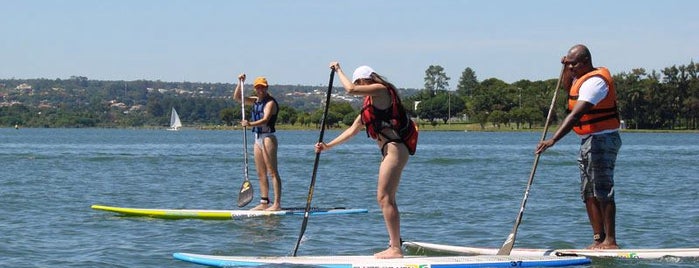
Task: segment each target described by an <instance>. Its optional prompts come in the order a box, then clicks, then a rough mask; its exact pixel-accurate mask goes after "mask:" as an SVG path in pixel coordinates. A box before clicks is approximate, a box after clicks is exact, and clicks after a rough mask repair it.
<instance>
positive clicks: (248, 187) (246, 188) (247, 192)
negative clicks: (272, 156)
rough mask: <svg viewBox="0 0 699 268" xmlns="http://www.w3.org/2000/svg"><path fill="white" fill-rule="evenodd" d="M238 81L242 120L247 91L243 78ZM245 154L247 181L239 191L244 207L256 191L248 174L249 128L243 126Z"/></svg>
mask: <svg viewBox="0 0 699 268" xmlns="http://www.w3.org/2000/svg"><path fill="white" fill-rule="evenodd" d="M238 83H240V111H241V113H240V114H241V115H242V116H241V117H242V120H245V91H244V90H243V84H244V82H243V79H240V80H238ZM243 148H244V149H243V152H244V153H243V155H244V157H243V158H244V159H245V160H244V161H243V162H244V163H245V164H244V167H243V173H244V174H245V181H243V185H241V186H240V192H238V207H241V208H242V207H244V206H246V205H247V204H250V201H252V196H253V193H254V192H255V191H254V190H253V189H252V184H251V183H250V178H249V176H248V128H247V127H243Z"/></svg>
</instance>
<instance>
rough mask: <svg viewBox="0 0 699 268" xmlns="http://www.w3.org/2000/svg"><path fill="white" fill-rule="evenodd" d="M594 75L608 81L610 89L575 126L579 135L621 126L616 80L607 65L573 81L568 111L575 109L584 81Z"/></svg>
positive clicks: (574, 129) (574, 128)
mask: <svg viewBox="0 0 699 268" xmlns="http://www.w3.org/2000/svg"><path fill="white" fill-rule="evenodd" d="M593 76H599V77H600V78H602V79H604V82H606V83H607V86H608V87H609V91H608V92H607V96H606V97H604V99H602V100H601V101H600V102H599V103H597V104H595V106H592V108H591V109H590V111H588V112H587V113H585V114H584V115H583V116H582V117H581V118H580V121H579V122H578V123H577V124H576V125H575V126H573V131H575V133H578V134H579V135H585V134H592V133H595V132H599V131H603V130H608V129H617V128H619V125H620V124H619V112H618V111H617V105H616V89H615V88H614V80H613V79H612V75H611V74H610V73H609V70H608V69H607V68H605V67H599V68H597V69H595V70H594V71H591V72H589V73H586V74H585V75H583V76H582V77H580V78H578V79H576V80H575V82H573V85H572V86H571V88H570V93H569V94H568V112H570V111H572V110H573V107H575V103H577V101H578V96H580V87H581V86H582V84H583V82H585V81H586V80H587V79H589V78H590V77H593Z"/></svg>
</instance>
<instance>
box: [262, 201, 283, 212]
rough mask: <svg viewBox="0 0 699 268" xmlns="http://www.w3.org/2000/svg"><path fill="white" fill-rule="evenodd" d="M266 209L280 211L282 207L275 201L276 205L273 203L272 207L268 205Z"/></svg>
mask: <svg viewBox="0 0 699 268" xmlns="http://www.w3.org/2000/svg"><path fill="white" fill-rule="evenodd" d="M265 210H266V211H279V210H282V207H281V206H279V205H277V204H276V203H275V204H274V205H272V206H271V207H268V208H267V209H265Z"/></svg>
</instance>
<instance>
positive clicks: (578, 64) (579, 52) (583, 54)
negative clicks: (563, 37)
mask: <svg viewBox="0 0 699 268" xmlns="http://www.w3.org/2000/svg"><path fill="white" fill-rule="evenodd" d="M563 64H564V65H565V67H566V69H567V70H568V71H569V72H570V73H571V74H572V75H573V77H582V76H583V75H584V74H586V73H588V72H591V71H593V70H594V69H595V67H593V66H592V55H590V50H589V49H587V47H586V46H584V45H574V46H573V47H571V48H570V50H568V55H566V56H565V58H564V59H563Z"/></svg>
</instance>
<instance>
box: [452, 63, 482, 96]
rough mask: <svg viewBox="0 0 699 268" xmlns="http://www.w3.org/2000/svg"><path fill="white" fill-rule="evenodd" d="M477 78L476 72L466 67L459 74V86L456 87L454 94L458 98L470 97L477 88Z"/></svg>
mask: <svg viewBox="0 0 699 268" xmlns="http://www.w3.org/2000/svg"><path fill="white" fill-rule="evenodd" d="M478 84H479V83H478V78H477V77H476V72H474V71H473V70H472V69H471V68H469V67H467V68H466V69H464V71H463V72H461V77H460V78H459V84H457V85H456V93H457V94H458V95H459V96H464V97H471V96H472V95H473V92H474V91H475V90H476V89H477V88H478Z"/></svg>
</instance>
